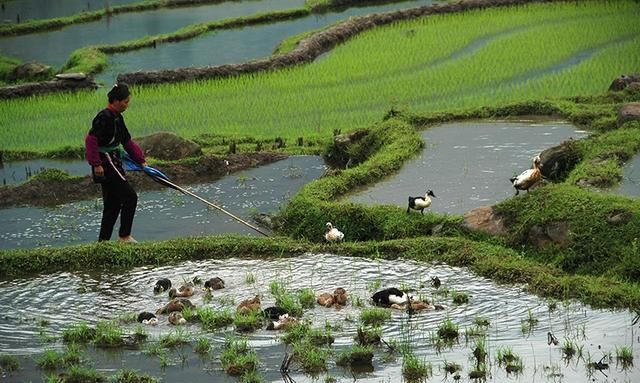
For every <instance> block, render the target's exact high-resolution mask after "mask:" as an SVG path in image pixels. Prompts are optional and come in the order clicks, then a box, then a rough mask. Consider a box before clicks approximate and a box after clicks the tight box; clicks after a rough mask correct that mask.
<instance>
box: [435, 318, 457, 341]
mask: <svg viewBox="0 0 640 383" xmlns="http://www.w3.org/2000/svg"><path fill="white" fill-rule="evenodd" d="M458 336H459V332H458V325H457V324H455V323H453V321H452V320H451V319H450V318H447V319H445V320H444V322H442V324H441V325H440V326H439V327H438V338H440V339H442V340H444V341H447V342H452V341H454V340H457V339H458Z"/></svg>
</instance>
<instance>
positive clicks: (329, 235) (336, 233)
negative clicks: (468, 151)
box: [324, 222, 344, 242]
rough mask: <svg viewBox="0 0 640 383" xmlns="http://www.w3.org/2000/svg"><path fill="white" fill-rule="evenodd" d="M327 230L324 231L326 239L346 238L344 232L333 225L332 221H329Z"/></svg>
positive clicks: (335, 240)
mask: <svg viewBox="0 0 640 383" xmlns="http://www.w3.org/2000/svg"><path fill="white" fill-rule="evenodd" d="M326 228H327V229H326V230H325V232H324V239H326V240H327V241H329V242H340V241H342V240H343V239H344V233H343V232H341V231H340V230H338V229H337V228H335V227H333V225H332V224H331V222H327V224H326Z"/></svg>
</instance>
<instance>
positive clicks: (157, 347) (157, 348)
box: [142, 343, 167, 356]
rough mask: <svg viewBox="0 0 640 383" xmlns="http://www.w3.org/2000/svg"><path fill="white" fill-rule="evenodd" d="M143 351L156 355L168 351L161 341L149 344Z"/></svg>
mask: <svg viewBox="0 0 640 383" xmlns="http://www.w3.org/2000/svg"><path fill="white" fill-rule="evenodd" d="M142 352H144V353H145V354H148V355H154V356H160V355H162V354H166V353H167V351H166V350H165V349H164V348H163V347H162V345H161V344H160V343H153V344H149V345H147V347H146V348H145V349H144V350H143V351H142Z"/></svg>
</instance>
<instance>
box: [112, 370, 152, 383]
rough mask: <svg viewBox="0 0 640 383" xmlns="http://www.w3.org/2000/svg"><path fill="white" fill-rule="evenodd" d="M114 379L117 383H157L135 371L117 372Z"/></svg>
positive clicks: (150, 377)
mask: <svg viewBox="0 0 640 383" xmlns="http://www.w3.org/2000/svg"><path fill="white" fill-rule="evenodd" d="M114 379H115V381H116V382H118V383H157V382H158V381H159V380H158V379H156V378H154V377H152V376H149V375H147V374H142V373H140V372H139V371H135V370H119V371H118V373H117V374H116V376H115V377H114Z"/></svg>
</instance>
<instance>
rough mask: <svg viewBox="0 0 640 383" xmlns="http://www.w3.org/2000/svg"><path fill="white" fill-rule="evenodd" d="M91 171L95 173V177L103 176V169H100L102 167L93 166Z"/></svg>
mask: <svg viewBox="0 0 640 383" xmlns="http://www.w3.org/2000/svg"><path fill="white" fill-rule="evenodd" d="M93 170H94V172H95V173H96V176H97V177H102V176H104V168H103V167H102V165H98V166H94V167H93Z"/></svg>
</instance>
